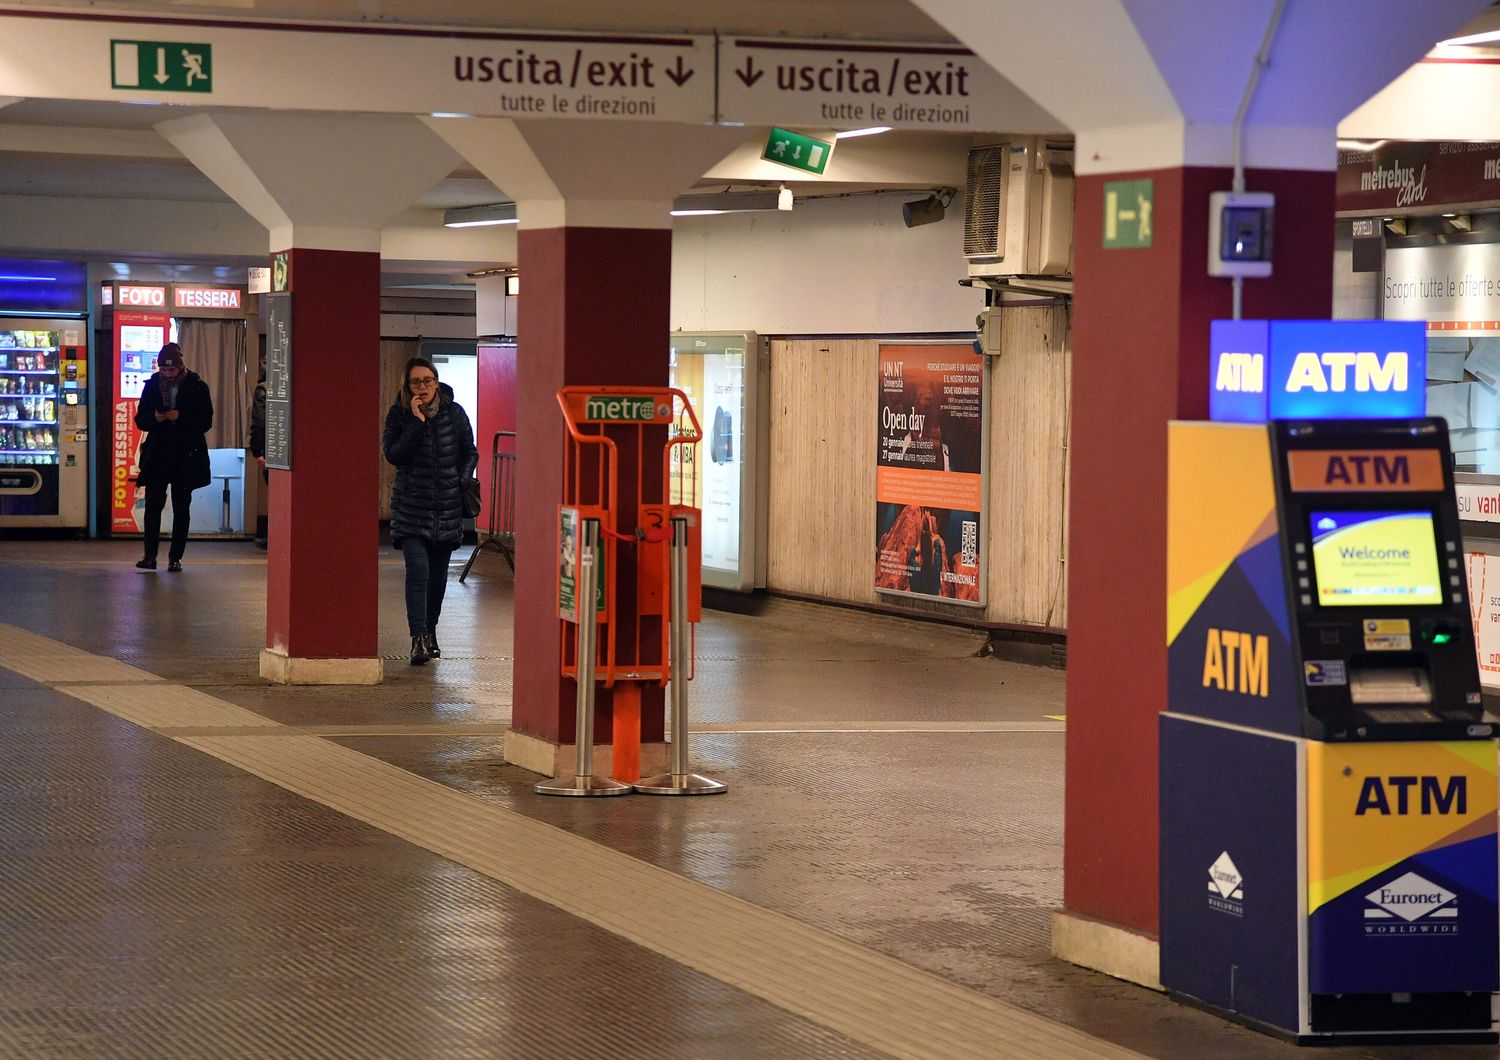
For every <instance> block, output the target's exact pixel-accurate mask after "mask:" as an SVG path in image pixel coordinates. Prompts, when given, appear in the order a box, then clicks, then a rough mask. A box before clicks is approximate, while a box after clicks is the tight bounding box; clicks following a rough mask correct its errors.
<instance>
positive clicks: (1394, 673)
mask: <svg viewBox="0 0 1500 1060" xmlns="http://www.w3.org/2000/svg"><path fill="white" fill-rule="evenodd" d="M1349 699H1350V701H1351V702H1352V703H1354V705H1355V706H1359V707H1379V706H1386V705H1390V704H1401V705H1403V706H1405V705H1413V706H1429V705H1431V703H1432V678H1431V677H1429V676H1428V674H1427V667H1426V666H1425V665H1423V664H1421V663H1414V664H1412V665H1404V666H1403V665H1399V664H1397V665H1392V664H1391V662H1390V661H1389V660H1381V663H1380V665H1377V666H1362V665H1360V663H1358V662H1357V661H1354V660H1350V666H1349ZM1371 713H1372V715H1373V716H1375V717H1377V718H1379V717H1380V715H1379V714H1378V713H1376V712H1375V711H1372V712H1371ZM1403 713H1412V712H1409V711H1408V712H1403ZM1421 714H1422V716H1421V717H1413V718H1401V719H1400V720H1403V721H1420V720H1427V717H1426V712H1421ZM1389 720H1393V721H1394V720H1397V719H1395V718H1391V719H1389Z"/></svg>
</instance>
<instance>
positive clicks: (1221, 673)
mask: <svg viewBox="0 0 1500 1060" xmlns="http://www.w3.org/2000/svg"><path fill="white" fill-rule="evenodd" d="M1236 659H1238V665H1236ZM1270 666H1271V645H1270V640H1269V638H1267V637H1266V635H1265V634H1263V633H1262V634H1255V633H1238V632H1236V631H1234V630H1232V629H1213V628H1210V629H1209V631H1208V637H1207V640H1206V642H1205V644H1204V647H1203V687H1204V688H1218V689H1222V690H1223V691H1225V692H1240V693H1243V694H1245V695H1247V696H1261V697H1262V698H1264V697H1267V696H1269V695H1270V694H1271V682H1270Z"/></svg>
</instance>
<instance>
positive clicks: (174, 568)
mask: <svg viewBox="0 0 1500 1060" xmlns="http://www.w3.org/2000/svg"><path fill="white" fill-rule="evenodd" d="M151 565H152V566H153V567H154V566H156V564H154V563H153V564H151ZM167 570H169V571H171V572H172V573H173V574H176V573H177V572H178V571H180V570H182V560H180V559H174V560H172V561H170V562H169V563H168V564H167Z"/></svg>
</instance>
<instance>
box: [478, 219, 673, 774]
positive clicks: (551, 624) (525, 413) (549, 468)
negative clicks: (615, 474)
mask: <svg viewBox="0 0 1500 1060" xmlns="http://www.w3.org/2000/svg"><path fill="white" fill-rule="evenodd" d="M671 255H672V234H671V232H670V231H669V230H667V229H664V228H662V229H633V228H632V229H616V228H542V229H526V228H523V229H522V230H521V232H520V234H519V257H520V269H521V272H522V274H523V275H524V276H525V277H526V292H525V294H524V295H522V296H521V298H520V299H519V305H518V309H519V317H518V328H517V331H518V334H517V340H518V348H519V354H518V356H517V391H518V395H519V398H518V401H517V415H516V422H517V435H518V437H517V439H516V454H517V463H518V465H519V466H518V470H517V498H516V593H515V598H516V605H515V678H514V686H515V697H514V707H513V715H512V723H511V724H512V731H511V734H510V736H509V738H508V739H507V741H506V758H507V759H508V760H510V761H512V762H515V763H517V764H520V765H524V766H526V767H527V768H529V769H533V770H535V771H537V772H541V773H547V774H549V775H555V774H556V773H557V772H558V770H559V768H561V769H562V771H564V772H569V773H571V769H572V765H571V758H569V759H568V761H567V762H566V763H564V762H562V761H561V760H560V759H559V757H558V749H559V747H561V746H563V745H567V744H569V743H571V742H572V740H573V730H574V703H575V695H576V690H575V686H574V684H573V681H572V680H571V679H565V678H563V677H562V676H561V672H560V667H561V657H560V654H559V651H560V645H561V636H562V628H563V623H562V622H561V620H560V619H559V618H558V617H557V589H556V579H557V507H558V505H559V504H561V503H562V500H563V456H564V448H563V446H564V439H565V438H566V429H565V427H564V425H563V419H562V413H561V411H560V410H559V409H558V405H557V397H556V394H557V391H558V388H560V387H563V386H568V385H573V384H602V385H617V386H666V385H667V333H668V329H669V323H670V302H671ZM662 440H665V436H664V435H663V439H662ZM643 455H644V459H643V465H644V466H643V468H642V471H643V474H644V475H645V476H646V481H648V482H649V481H653V480H659V479H660V477H661V474H662V465H661V457H662V454H661V450H660V446H659V444H658V445H653V446H649V447H648V451H647V452H646V453H645V454H643ZM622 465H623V466H622V467H621V471H620V485H621V487H622V490H623V493H622V497H621V501H622V505H621V507H622V511H624V512H630V513H633V512H634V504H635V500H634V498H633V496H632V494H633V491H634V481H635V468H634V466H633V465H632V464H630V463H628V462H627V460H626V454H625V453H623V452H622ZM629 518H633V514H632V515H631V516H625V515H622V517H621V520H620V525H621V527H622V528H625V527H633V526H634V523H633V522H628V521H627V519H629ZM620 554H621V556H622V557H623V556H625V555H626V550H625V549H624V548H622V549H621V553H620ZM619 567H620V569H619V571H618V572H617V575H616V576H617V578H619V579H621V580H620V581H618V582H617V583H616V585H617V588H618V589H619V596H620V600H621V606H622V607H623V606H624V604H625V601H627V600H629V599H631V598H633V595H634V585H633V583H632V581H631V579H630V570H629V568H628V567H627V565H626V563H625V562H623V561H622V562H621V563H620V564H619ZM641 706H642V710H641V715H642V732H641V743H642V747H643V750H642V768H643V769H645V770H647V771H649V770H651V769H652V768H655V767H659V766H661V765H662V764H663V762H662V760H661V758H660V755H659V749H660V746H661V743H662V740H663V729H664V724H663V722H664V717H663V714H664V712H663V709H662V707H663V696H662V690H661V689H660V688H658V687H655V686H652V685H648V686H646V687H645V689H644V698H643V701H642V704H641ZM610 707H611V696H610V694H609V692H608V691H607V690H605V689H604V688H603V687H602V686H601V688H600V689H599V694H598V697H597V700H596V709H597V714H596V721H595V733H596V739H597V741H598V742H599V743H607V742H608V741H609V739H610V725H611V721H612V717H611V710H610ZM651 745H656V748H657V750H658V754H657V756H656V757H655V758H653V757H652V754H651ZM607 771H608V770H607V768H606V769H605V770H604V772H607Z"/></svg>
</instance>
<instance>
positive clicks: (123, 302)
mask: <svg viewBox="0 0 1500 1060" xmlns="http://www.w3.org/2000/svg"><path fill="white" fill-rule="evenodd" d="M166 304H167V289H166V288H165V287H136V286H132V285H130V284H123V283H122V284H120V286H119V289H118V291H117V293H116V295H115V305H116V306H122V307H123V306H131V307H138V308H141V309H161V308H163V307H164V306H165V305H166Z"/></svg>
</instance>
